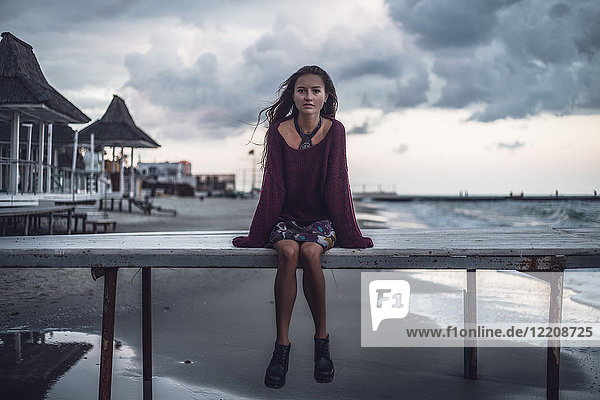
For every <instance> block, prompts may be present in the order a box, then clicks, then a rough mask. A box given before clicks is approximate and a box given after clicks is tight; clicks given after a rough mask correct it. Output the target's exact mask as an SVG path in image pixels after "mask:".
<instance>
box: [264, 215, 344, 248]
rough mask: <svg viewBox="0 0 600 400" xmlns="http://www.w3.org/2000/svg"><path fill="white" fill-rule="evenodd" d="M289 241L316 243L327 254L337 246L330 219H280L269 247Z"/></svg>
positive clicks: (272, 232)
mask: <svg viewBox="0 0 600 400" xmlns="http://www.w3.org/2000/svg"><path fill="white" fill-rule="evenodd" d="M284 239H289V240H295V241H296V242H314V243H317V244H318V245H320V246H321V247H322V248H323V252H326V251H327V250H329V249H330V248H332V247H333V246H334V245H335V240H336V238H335V231H334V230H333V226H332V225H331V221H329V220H328V219H322V220H319V221H312V222H301V221H290V220H287V219H283V218H279V222H277V224H276V225H275V227H274V228H273V230H272V231H271V236H270V237H269V242H268V243H267V247H273V244H275V243H277V242H279V241H280V240H284Z"/></svg>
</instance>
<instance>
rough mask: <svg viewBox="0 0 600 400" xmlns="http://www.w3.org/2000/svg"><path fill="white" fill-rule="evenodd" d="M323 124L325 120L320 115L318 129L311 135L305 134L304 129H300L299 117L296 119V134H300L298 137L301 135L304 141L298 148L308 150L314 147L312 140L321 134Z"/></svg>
mask: <svg viewBox="0 0 600 400" xmlns="http://www.w3.org/2000/svg"><path fill="white" fill-rule="evenodd" d="M321 122H323V118H322V117H321V116H320V115H319V123H318V124H317V127H316V128H315V129H313V130H312V132H311V133H305V132H304V131H303V130H302V129H300V125H298V117H295V118H294V125H296V132H298V135H300V138H301V139H302V141H301V142H300V146H298V148H299V149H308V148H309V147H311V146H312V138H313V137H314V136H315V135H316V133H317V132H319V129H321Z"/></svg>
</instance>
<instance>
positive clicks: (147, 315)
mask: <svg viewBox="0 0 600 400" xmlns="http://www.w3.org/2000/svg"><path fill="white" fill-rule="evenodd" d="M151 274H152V270H151V269H150V268H144V269H143V270H142V359H143V377H144V399H146V398H152V275H151Z"/></svg>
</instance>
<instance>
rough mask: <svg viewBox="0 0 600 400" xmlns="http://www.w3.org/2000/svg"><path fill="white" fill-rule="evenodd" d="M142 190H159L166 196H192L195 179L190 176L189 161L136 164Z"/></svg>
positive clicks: (190, 167) (194, 188)
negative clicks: (166, 194)
mask: <svg viewBox="0 0 600 400" xmlns="http://www.w3.org/2000/svg"><path fill="white" fill-rule="evenodd" d="M137 168H138V172H139V174H140V176H141V177H142V189H154V190H156V189H161V190H162V191H163V192H165V193H168V194H176V195H180V196H193V195H194V192H195V190H196V179H195V178H194V176H192V174H191V171H192V166H191V164H190V163H189V161H179V162H163V163H138V165H137Z"/></svg>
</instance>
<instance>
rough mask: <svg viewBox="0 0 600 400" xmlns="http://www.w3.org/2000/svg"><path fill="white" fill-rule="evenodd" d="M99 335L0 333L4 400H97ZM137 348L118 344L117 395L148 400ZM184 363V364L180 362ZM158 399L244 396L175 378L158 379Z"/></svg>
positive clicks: (114, 385) (155, 387)
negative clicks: (145, 396) (144, 389)
mask: <svg viewBox="0 0 600 400" xmlns="http://www.w3.org/2000/svg"><path fill="white" fill-rule="evenodd" d="M100 342H101V338H100V336H99V335H95V334H91V333H83V332H71V331H37V332H34V331H27V330H18V329H15V330H8V331H4V332H0V398H2V399H3V400H12V399H15V400H16V399H19V400H87V399H90V400H95V399H97V398H98V378H99V370H100ZM140 359H141V357H136V354H135V352H134V350H133V348H131V347H129V346H127V345H126V344H124V343H122V342H120V341H119V340H115V346H114V353H113V378H112V395H113V397H114V398H118V399H121V398H122V399H133V398H142V397H143V384H142V376H141V371H142V367H141V365H140V361H139V360H140ZM177 363H179V362H177ZM152 386H153V394H154V396H153V398H156V399H161V398H168V399H172V400H183V399H186V400H187V399H199V400H200V399H215V398H217V399H219V398H232V397H235V398H239V396H238V395H232V394H231V393H228V392H226V391H222V390H219V389H213V388H208V387H200V386H196V385H190V384H188V383H183V382H180V381H178V380H176V379H173V378H169V377H155V378H153V380H152Z"/></svg>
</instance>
